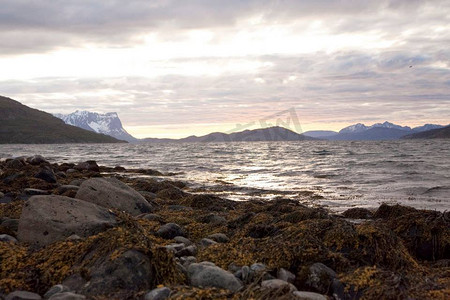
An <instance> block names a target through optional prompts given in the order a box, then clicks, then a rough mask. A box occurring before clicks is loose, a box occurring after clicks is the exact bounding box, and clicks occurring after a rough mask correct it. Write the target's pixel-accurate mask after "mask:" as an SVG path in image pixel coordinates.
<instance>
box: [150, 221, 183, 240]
mask: <svg viewBox="0 0 450 300" xmlns="http://www.w3.org/2000/svg"><path fill="white" fill-rule="evenodd" d="M156 234H157V235H158V236H160V237H162V238H163V239H173V238H174V237H176V236H186V234H185V233H184V231H183V229H182V228H181V227H180V226H179V225H178V224H175V223H167V224H165V225H163V226H161V227H160V228H159V229H158V231H157V232H156Z"/></svg>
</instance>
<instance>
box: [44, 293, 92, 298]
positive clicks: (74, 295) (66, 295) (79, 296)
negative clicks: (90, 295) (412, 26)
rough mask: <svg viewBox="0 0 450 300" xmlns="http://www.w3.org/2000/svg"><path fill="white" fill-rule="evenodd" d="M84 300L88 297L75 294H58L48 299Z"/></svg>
mask: <svg viewBox="0 0 450 300" xmlns="http://www.w3.org/2000/svg"><path fill="white" fill-rule="evenodd" d="M83 299H86V296H83V295H80V294H75V293H72V292H63V293H58V294H55V295H53V296H51V297H50V298H48V300H83Z"/></svg>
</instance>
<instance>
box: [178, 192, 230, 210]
mask: <svg viewBox="0 0 450 300" xmlns="http://www.w3.org/2000/svg"><path fill="white" fill-rule="evenodd" d="M183 204H186V205H188V206H190V207H194V208H199V209H207V210H208V211H224V210H229V209H234V207H235V206H236V202H235V201H232V200H228V199H222V198H220V197H217V196H216V195H208V194H193V195H190V196H188V197H186V198H185V200H183Z"/></svg>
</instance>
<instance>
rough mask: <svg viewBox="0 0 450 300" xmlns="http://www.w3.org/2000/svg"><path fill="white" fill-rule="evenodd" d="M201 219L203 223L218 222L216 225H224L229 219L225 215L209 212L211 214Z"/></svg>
mask: <svg viewBox="0 0 450 300" xmlns="http://www.w3.org/2000/svg"><path fill="white" fill-rule="evenodd" d="M199 221H200V222H202V223H207V224H216V225H222V224H225V223H226V222H227V220H226V219H225V218H224V217H222V216H218V215H215V214H209V215H206V216H203V217H201V218H200V220H199Z"/></svg>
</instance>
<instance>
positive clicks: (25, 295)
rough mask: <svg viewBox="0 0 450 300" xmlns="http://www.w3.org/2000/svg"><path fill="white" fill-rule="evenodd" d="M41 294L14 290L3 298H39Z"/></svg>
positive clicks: (7, 299)
mask: <svg viewBox="0 0 450 300" xmlns="http://www.w3.org/2000/svg"><path fill="white" fill-rule="evenodd" d="M40 299H42V298H41V296H39V295H38V294H35V293H31V292H26V291H14V292H12V293H9V294H8V296H6V298H5V300H40Z"/></svg>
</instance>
